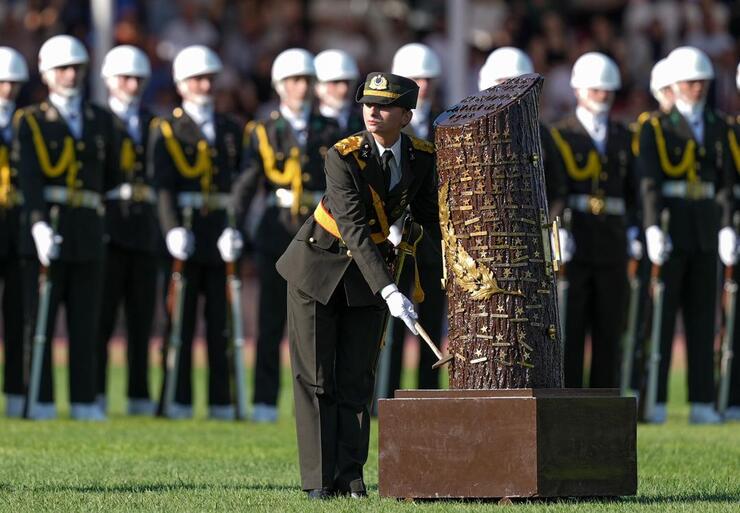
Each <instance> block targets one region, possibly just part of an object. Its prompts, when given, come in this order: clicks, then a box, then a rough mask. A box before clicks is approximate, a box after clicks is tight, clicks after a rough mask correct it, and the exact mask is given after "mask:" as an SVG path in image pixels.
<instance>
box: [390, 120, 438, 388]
mask: <svg viewBox="0 0 740 513" xmlns="http://www.w3.org/2000/svg"><path fill="white" fill-rule="evenodd" d="M440 113H441V111H437V110H434V109H432V110H431V111H430V113H429V115H428V117H427V119H426V126H425V129H424V130H422V131H423V132H425V133H426V134H427V137H425V138H424V139H429V140H433V139H434V120H435V119H437V116H438V115H439V114H440ZM404 132H405V133H407V134H408V135H414V136H415V135H417V134H415V133H414V130H413V129H412V127H411V125H409V126H407V127H406V128H404ZM416 264H417V266H418V269H419V278H420V285H421V288H422V290H423V291H424V300H423V301H422V302H421V303H419V304H418V305H417V309H416V311H417V313H418V314H419V323H420V324H421V325H422V326H424V329H425V330H426V331H427V334H428V335H429V336H430V337H431V339H432V340H434V341H437V342H438V343H439V342H440V341H441V338H442V330H443V328H444V323H445V320H446V315H445V292H444V290H442V285H441V282H442V254H441V252H440V249H439V241H437V240H433V239H432V238H431V237H428V236H424V237H423V238H422V239H421V241H419V245H418V246H417V248H416ZM414 274H415V271H414V266H413V265H412V262H408V263H407V264H406V265H405V267H404V270H403V272H402V274H401V278H400V280H399V285H398V288H399V290H400V291H401V292H403V293H404V294H405V295H406V296H407V297H409V298H410V297H411V292H412V290H413V289H414V285H415V284H414ZM392 322H393V343H392V344H391V346H390V347H391V360H390V361H391V365H390V373H389V380H388V390H387V395H386V397H393V392H394V391H395V390H398V389H399V388H401V373H402V371H403V348H404V340H405V338H406V333H407V329H406V325H405V324H404V323H403V322H402V321H401V320H396V319H393V320H392ZM425 345H426V344H425V343H424V342H423V341H422V340H421V339H419V367H418V372H417V376H418V379H417V388H421V389H436V388H439V371H438V370H437V369H432V365H434V363H435V362H436V361H437V358H436V357H435V356H434V353H432V352H431V351H429V350H428V349H427V348H426V347H424V346H425Z"/></svg>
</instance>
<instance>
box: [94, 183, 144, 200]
mask: <svg viewBox="0 0 740 513" xmlns="http://www.w3.org/2000/svg"><path fill="white" fill-rule="evenodd" d="M105 197H106V199H109V200H123V201H134V202H137V203H139V202H140V203H151V204H155V203H156V202H157V194H156V193H155V192H154V189H153V188H152V187H150V186H148V185H146V184H143V183H135V184H131V183H122V184H121V185H119V186H118V187H116V188H115V189H111V190H110V191H108V192H106V193H105Z"/></svg>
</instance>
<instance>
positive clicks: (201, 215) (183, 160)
mask: <svg viewBox="0 0 740 513" xmlns="http://www.w3.org/2000/svg"><path fill="white" fill-rule="evenodd" d="M213 123H214V126H215V131H216V140H215V143H214V144H213V145H211V144H209V143H208V140H207V139H206V137H205V136H204V135H203V133H202V131H201V130H200V128H199V127H198V125H197V124H196V123H195V122H194V121H193V120H192V119H191V118H190V116H188V115H187V113H185V112H184V111H183V110H182V109H181V108H179V107H178V108H176V109H175V110H174V111H173V112H172V114H171V115H169V116H167V117H165V118H162V119H160V120H158V121H155V122H154V124H153V125H152V127H151V129H150V138H151V142H150V147H149V172H150V173H152V174H153V176H154V183H155V186H156V188H157V191H158V202H159V219H160V226H161V228H162V233H163V234H166V233H167V232H168V231H169V230H171V229H172V228H175V227H177V226H185V227H186V228H187V226H186V225H187V222H186V216H184V215H183V214H184V213H188V212H189V213H190V217H191V220H190V223H191V226H190V230H191V231H192V232H193V235H194V237H195V248H194V252H193V254H192V255H191V256H190V259H189V261H193V262H197V263H210V264H217V263H221V262H222V260H221V255H220V253H219V251H218V247H217V245H216V243H217V241H218V238H219V237H220V236H221V233H222V232H223V230H224V229H225V228H226V227H227V226H229V225H230V224H231V221H230V219H229V217H230V216H229V212H233V211H234V199H233V195H232V188H233V186H234V183H235V182H236V180H237V178H238V177H239V174H240V173H241V160H240V159H241V148H240V146H241V137H242V128H241V126H240V124H239V123H237V122H236V121H234V120H232V119H231V118H229V117H228V116H225V115H223V114H219V113H215V114H214V118H213ZM236 228H238V226H236Z"/></svg>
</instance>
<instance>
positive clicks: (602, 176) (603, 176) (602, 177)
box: [599, 173, 609, 180]
mask: <svg viewBox="0 0 740 513" xmlns="http://www.w3.org/2000/svg"><path fill="white" fill-rule="evenodd" d="M607 178H609V175H607V174H606V173H601V175H600V176H599V179H601V180H606V179H607Z"/></svg>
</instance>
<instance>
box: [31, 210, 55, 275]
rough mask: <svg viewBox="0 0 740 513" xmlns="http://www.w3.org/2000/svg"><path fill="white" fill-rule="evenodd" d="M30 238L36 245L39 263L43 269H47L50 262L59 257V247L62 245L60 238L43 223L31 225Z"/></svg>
mask: <svg viewBox="0 0 740 513" xmlns="http://www.w3.org/2000/svg"><path fill="white" fill-rule="evenodd" d="M31 236H32V237H33V242H34V243H35V244H36V253H37V254H38V256H39V262H41V265H43V266H44V267H49V264H50V263H51V261H52V260H56V259H57V258H58V257H59V245H60V244H61V243H62V236H61V235H59V234H56V233H54V230H52V229H51V226H49V225H48V224H46V223H45V222H44V221H37V222H35V223H34V224H33V226H32V227H31Z"/></svg>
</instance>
